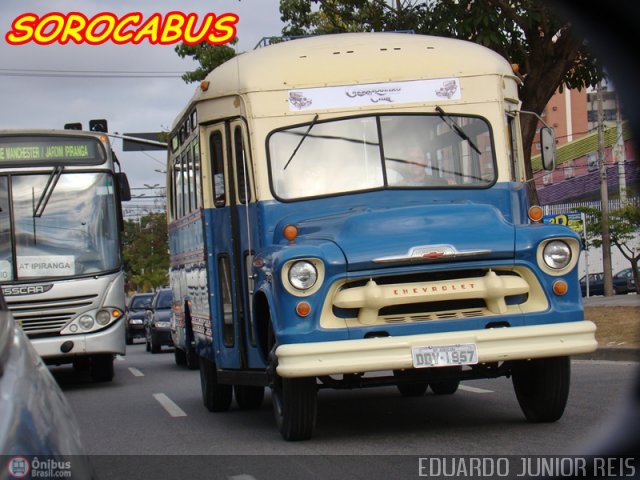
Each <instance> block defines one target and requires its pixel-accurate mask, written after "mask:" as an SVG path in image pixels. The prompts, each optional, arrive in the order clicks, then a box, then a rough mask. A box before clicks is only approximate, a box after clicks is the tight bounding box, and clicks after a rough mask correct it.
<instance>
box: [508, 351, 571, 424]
mask: <svg viewBox="0 0 640 480" xmlns="http://www.w3.org/2000/svg"><path fill="white" fill-rule="evenodd" d="M512 380H513V388H514V390H515V392H516V397H517V399H518V403H519V404H520V408H521V409H522V412H523V413H524V416H525V417H526V418H527V420H528V421H530V422H535V423H542V422H555V421H556V420H558V419H559V418H560V417H562V414H563V413H564V409H565V407H566V405H567V399H568V397H569V385H570V383H571V365H570V361H569V357H554V358H540V359H534V360H528V361H520V362H517V363H516V365H515V366H514V367H513V379H512Z"/></svg>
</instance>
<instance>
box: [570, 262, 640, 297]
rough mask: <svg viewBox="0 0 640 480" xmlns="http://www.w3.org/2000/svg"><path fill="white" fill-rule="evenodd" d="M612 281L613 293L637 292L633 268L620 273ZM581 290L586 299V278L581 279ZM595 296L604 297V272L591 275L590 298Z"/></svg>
mask: <svg viewBox="0 0 640 480" xmlns="http://www.w3.org/2000/svg"><path fill="white" fill-rule="evenodd" d="M612 280H613V293H614V294H616V295H618V294H622V293H629V292H635V291H636V284H635V281H634V279H633V270H631V268H625V269H624V270H621V271H619V272H618V273H616V274H615V275H614V276H613V278H612ZM580 290H581V291H582V296H583V297H585V296H586V295H587V285H586V281H585V277H582V278H581V279H580ZM593 295H604V273H602V272H600V273H590V274H589V296H593Z"/></svg>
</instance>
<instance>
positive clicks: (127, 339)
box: [125, 334, 133, 345]
mask: <svg viewBox="0 0 640 480" xmlns="http://www.w3.org/2000/svg"><path fill="white" fill-rule="evenodd" d="M125 343H126V344H127V345H133V337H132V336H131V335H129V334H127V336H126V337H125Z"/></svg>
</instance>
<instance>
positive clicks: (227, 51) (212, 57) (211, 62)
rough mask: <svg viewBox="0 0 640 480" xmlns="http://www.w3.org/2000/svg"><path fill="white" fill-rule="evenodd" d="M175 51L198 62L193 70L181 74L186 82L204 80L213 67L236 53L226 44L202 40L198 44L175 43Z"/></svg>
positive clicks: (233, 43)
mask: <svg viewBox="0 0 640 480" xmlns="http://www.w3.org/2000/svg"><path fill="white" fill-rule="evenodd" d="M237 41H238V39H237V38H236V39H235V40H234V41H233V42H231V44H232V45H235V44H236V43H237ZM175 51H176V53H177V54H178V56H179V57H180V58H185V57H191V58H193V60H195V61H197V62H198V63H199V64H200V66H199V67H198V68H196V69H195V70H193V71H190V72H187V73H185V74H184V75H182V79H183V80H184V81H185V82H186V83H192V82H199V81H201V80H204V79H205V77H206V76H207V75H208V74H209V72H211V71H212V70H213V69H214V68H216V67H217V66H218V65H222V64H223V63H224V62H226V61H227V60H230V59H231V58H233V57H235V55H236V51H235V50H234V49H233V48H232V47H230V46H228V45H217V46H214V45H211V44H209V43H207V42H202V43H200V44H198V45H187V44H184V43H180V44H178V45H176V48H175Z"/></svg>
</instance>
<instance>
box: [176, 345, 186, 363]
mask: <svg viewBox="0 0 640 480" xmlns="http://www.w3.org/2000/svg"><path fill="white" fill-rule="evenodd" d="M173 358H174V360H175V362H176V365H178V366H181V367H183V366H185V365H186V364H187V355H186V354H185V353H184V350H180V349H179V348H178V347H175V348H174V349H173Z"/></svg>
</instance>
